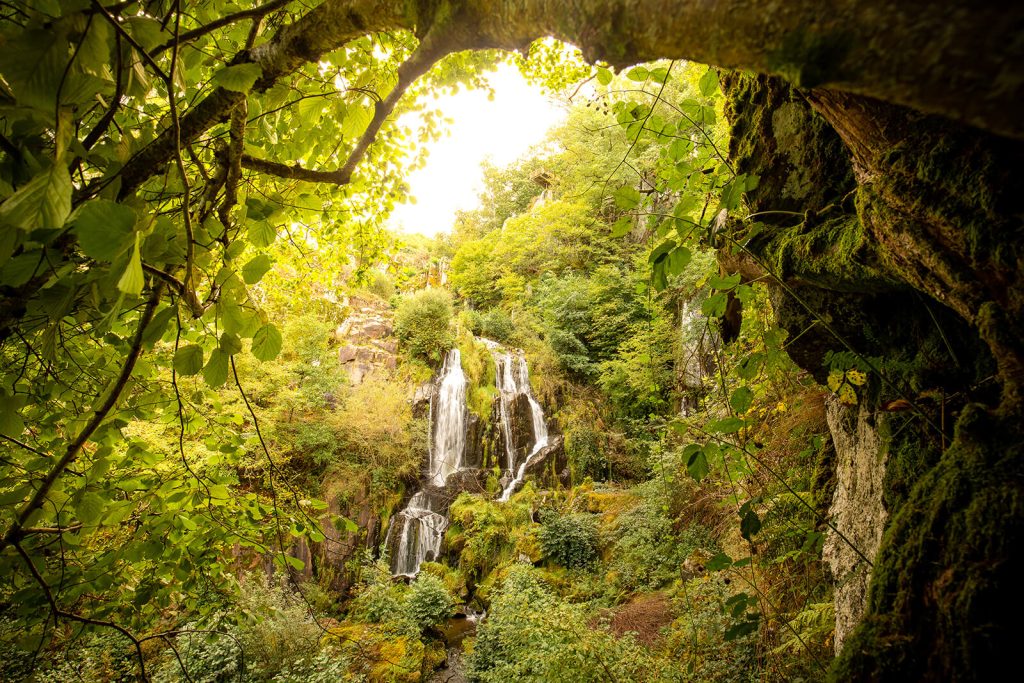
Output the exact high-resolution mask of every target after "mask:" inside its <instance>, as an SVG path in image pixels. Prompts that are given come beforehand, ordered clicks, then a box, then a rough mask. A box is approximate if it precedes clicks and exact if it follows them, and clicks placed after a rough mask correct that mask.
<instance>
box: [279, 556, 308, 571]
mask: <svg viewBox="0 0 1024 683" xmlns="http://www.w3.org/2000/svg"><path fill="white" fill-rule="evenodd" d="M284 559H285V560H286V561H287V562H288V564H289V565H291V567H292V569H294V570H295V571H297V572H301V571H302V570H303V569H304V568H305V567H306V563H305V562H303V561H302V560H300V559H299V558H297V557H292V556H291V555H285V557H284Z"/></svg>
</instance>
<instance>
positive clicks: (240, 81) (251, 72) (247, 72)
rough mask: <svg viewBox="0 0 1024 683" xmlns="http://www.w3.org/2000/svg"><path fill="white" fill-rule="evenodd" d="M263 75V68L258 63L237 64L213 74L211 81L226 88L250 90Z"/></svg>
mask: <svg viewBox="0 0 1024 683" xmlns="http://www.w3.org/2000/svg"><path fill="white" fill-rule="evenodd" d="M262 75H263V69H261V68H260V66H259V65H258V64H235V65H233V66H227V67H224V68H223V69H221V70H220V71H218V72H217V73H215V74H213V77H212V78H211V79H210V82H211V83H213V84H214V85H219V86H220V87H222V88H224V89H225V90H231V91H233V92H249V91H250V90H252V86H254V85H255V84H256V81H257V80H259V77H260V76H262Z"/></svg>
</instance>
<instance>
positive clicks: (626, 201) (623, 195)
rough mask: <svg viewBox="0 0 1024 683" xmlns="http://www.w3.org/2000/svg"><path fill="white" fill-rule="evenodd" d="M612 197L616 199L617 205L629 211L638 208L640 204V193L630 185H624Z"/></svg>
mask: <svg viewBox="0 0 1024 683" xmlns="http://www.w3.org/2000/svg"><path fill="white" fill-rule="evenodd" d="M612 196H613V197H614V198H615V205H616V206H617V207H619V208H620V209H624V210H627V211H628V210H629V209H633V208H636V205H637V204H639V203H640V191H639V190H637V189H636V188H635V187H632V186H630V185H623V186H622V187H620V188H619V189H617V190H615V193H614V194H613V195H612Z"/></svg>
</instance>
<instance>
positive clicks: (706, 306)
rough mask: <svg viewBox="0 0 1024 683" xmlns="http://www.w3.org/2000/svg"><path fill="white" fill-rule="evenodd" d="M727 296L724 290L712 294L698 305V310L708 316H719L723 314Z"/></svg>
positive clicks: (727, 299)
mask: <svg viewBox="0 0 1024 683" xmlns="http://www.w3.org/2000/svg"><path fill="white" fill-rule="evenodd" d="M728 301H729V298H728V295H727V294H726V293H725V292H716V293H715V294H712V295H711V296H709V297H708V298H707V299H705V300H704V303H702V304H701V305H700V312H701V313H703V314H704V315H705V316H707V317H708V318H720V317H722V316H723V315H724V314H725V306H726V304H727V303H728Z"/></svg>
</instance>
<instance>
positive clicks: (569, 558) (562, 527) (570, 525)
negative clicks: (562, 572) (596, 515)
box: [538, 513, 598, 569]
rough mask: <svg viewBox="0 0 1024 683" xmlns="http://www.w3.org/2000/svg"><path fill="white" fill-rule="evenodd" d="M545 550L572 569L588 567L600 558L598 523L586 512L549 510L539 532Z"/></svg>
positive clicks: (559, 562)
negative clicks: (568, 513) (559, 512)
mask: <svg viewBox="0 0 1024 683" xmlns="http://www.w3.org/2000/svg"><path fill="white" fill-rule="evenodd" d="M538 540H539V541H540V546H541V549H542V550H543V551H544V554H545V555H547V556H548V557H549V558H551V559H553V560H554V561H555V562H557V563H558V564H560V565H562V566H563V567H567V568H569V569H587V568H589V567H591V566H593V565H594V563H595V562H596V560H597V549H598V536H597V525H596V524H595V523H594V519H593V517H591V516H590V515H584V514H574V515H558V514H551V513H549V514H548V515H546V516H545V517H544V519H543V521H542V524H541V528H540V533H539V534H538Z"/></svg>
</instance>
